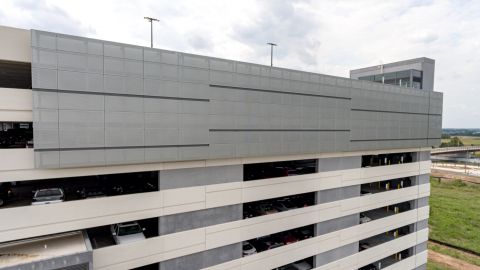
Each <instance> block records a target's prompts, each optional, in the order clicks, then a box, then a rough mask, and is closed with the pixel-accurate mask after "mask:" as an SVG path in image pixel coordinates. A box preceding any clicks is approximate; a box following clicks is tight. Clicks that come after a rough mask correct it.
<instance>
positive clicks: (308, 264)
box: [272, 257, 313, 270]
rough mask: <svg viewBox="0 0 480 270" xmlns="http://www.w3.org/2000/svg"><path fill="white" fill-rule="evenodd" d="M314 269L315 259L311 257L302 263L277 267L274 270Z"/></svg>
mask: <svg viewBox="0 0 480 270" xmlns="http://www.w3.org/2000/svg"><path fill="white" fill-rule="evenodd" d="M312 268H313V257H309V258H306V259H303V260H300V261H296V262H293V263H289V264H287V265H283V266H280V267H277V268H275V269H272V270H310V269H312Z"/></svg>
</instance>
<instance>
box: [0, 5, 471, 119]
mask: <svg viewBox="0 0 480 270" xmlns="http://www.w3.org/2000/svg"><path fill="white" fill-rule="evenodd" d="M478 14H480V2H478V1H473V0H472V1H468V0H461V1H460V0H459V1H449V0H431V1H430V0H398V1H378V0H359V1H353V0H345V1H334V0H330V1H328V0H325V1H314V0H294V1H289V0H257V1H255V0H237V1H233V0H232V1H224V0H202V1H196V0H176V1H168V0H144V1H126V0H124V1H118V0H115V1H114V0H103V1H98V0H96V1H94V0H83V1H74V0H2V4H1V8H0V24H3V25H9V26H14V27H23V28H32V29H41V30H47V31H56V32H62V33H67V34H74V35H82V36H88V37H93V38H100V39H106V40H113V41H118V42H125V43H132V44H137V45H144V46H149V43H150V39H149V35H150V28H149V25H148V23H147V22H146V21H145V20H144V19H143V17H144V16H153V17H157V18H158V19H160V20H161V22H159V23H155V24H154V35H155V38H154V41H155V47H158V48H165V49H170V50H178V51H185V52H190V53H198V54H205V55H210V56H216V57H221V58H229V59H235V60H242V61H249V62H255V63H262V64H268V63H269V61H270V55H269V53H270V49H269V47H268V46H267V45H266V44H265V43H266V42H276V43H278V45H279V46H278V47H276V48H275V53H274V54H275V59H274V64H275V65H278V66H282V67H287V68H296V69H302V70H308V71H314V72H320V73H326V74H332V75H338V76H348V71H349V70H350V69H353V68H358V67H364V66H370V65H377V64H379V63H381V62H383V63H388V62H391V61H398V60H403V59H408V58H414V57H420V56H426V57H430V58H433V59H435V60H436V81H435V88H436V90H437V91H441V92H444V124H443V125H444V127H479V126H480V121H478V120H477V119H478V118H477V117H478V115H480V106H478V103H479V101H480V98H479V94H478V93H479V91H480V87H479V84H480V82H479V79H478V78H480V76H478V72H479V70H480V56H479V55H480V54H479V53H478V51H479V49H480V42H479V39H480V27H478V25H480V16H478Z"/></svg>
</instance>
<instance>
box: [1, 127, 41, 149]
mask: <svg viewBox="0 0 480 270" xmlns="http://www.w3.org/2000/svg"><path fill="white" fill-rule="evenodd" d="M6 148H33V124H32V122H0V149H6Z"/></svg>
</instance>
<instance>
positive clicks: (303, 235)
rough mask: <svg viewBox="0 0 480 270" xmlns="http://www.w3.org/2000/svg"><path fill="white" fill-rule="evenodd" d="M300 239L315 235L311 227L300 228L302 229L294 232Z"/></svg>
mask: <svg viewBox="0 0 480 270" xmlns="http://www.w3.org/2000/svg"><path fill="white" fill-rule="evenodd" d="M293 233H294V234H295V235H296V236H297V238H298V239H300V240H304V239H308V238H312V237H313V232H312V230H310V229H307V228H300V229H296V230H295V231H294V232H293Z"/></svg>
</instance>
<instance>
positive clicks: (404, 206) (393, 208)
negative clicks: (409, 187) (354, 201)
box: [360, 201, 414, 224]
mask: <svg viewBox="0 0 480 270" xmlns="http://www.w3.org/2000/svg"><path fill="white" fill-rule="evenodd" d="M412 209H414V201H408V202H401V203H397V204H393V205H388V206H385V207H380V208H376V209H372V210H369V211H365V212H361V213H360V224H362V223H367V222H370V221H372V220H376V219H381V218H385V217H388V216H393V215H395V214H399V213H403V212H406V211H409V210H412Z"/></svg>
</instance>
